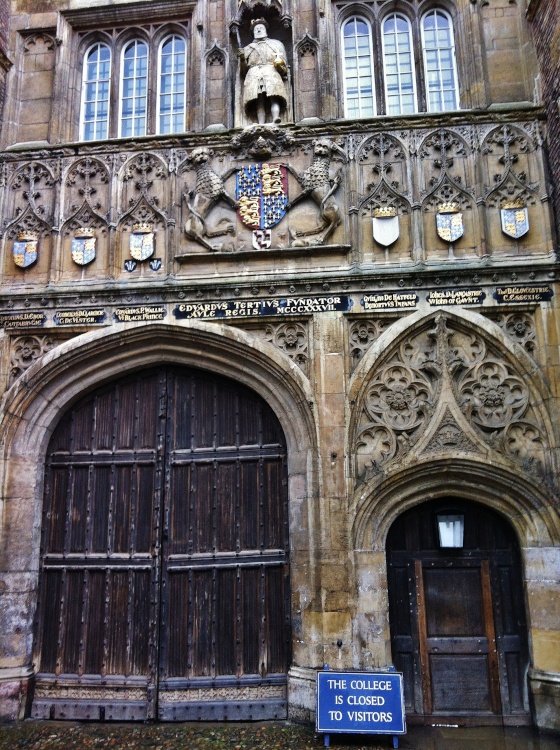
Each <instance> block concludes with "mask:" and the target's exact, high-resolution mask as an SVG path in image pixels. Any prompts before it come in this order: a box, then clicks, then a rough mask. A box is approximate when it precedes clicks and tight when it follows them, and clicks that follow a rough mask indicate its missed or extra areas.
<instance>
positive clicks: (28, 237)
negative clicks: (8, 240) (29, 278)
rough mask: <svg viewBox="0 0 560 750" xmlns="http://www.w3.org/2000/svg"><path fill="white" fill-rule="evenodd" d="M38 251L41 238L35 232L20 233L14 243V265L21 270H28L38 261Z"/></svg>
mask: <svg viewBox="0 0 560 750" xmlns="http://www.w3.org/2000/svg"><path fill="white" fill-rule="evenodd" d="M38 251H39V236H38V235H37V234H36V233H35V232H20V233H19V234H18V236H17V239H16V241H15V242H14V248H13V258H14V263H15V264H16V266H19V267H20V268H27V267H28V266H31V265H32V264H33V263H35V261H36V260H37V256H38Z"/></svg>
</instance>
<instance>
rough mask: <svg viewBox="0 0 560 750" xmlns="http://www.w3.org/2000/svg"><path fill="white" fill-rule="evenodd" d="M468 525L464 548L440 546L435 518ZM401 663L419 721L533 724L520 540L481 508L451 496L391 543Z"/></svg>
mask: <svg viewBox="0 0 560 750" xmlns="http://www.w3.org/2000/svg"><path fill="white" fill-rule="evenodd" d="M449 507H452V508H453V509H454V510H456V511H458V512H461V514H463V515H464V519H465V534H464V546H463V548H460V549H459V548H457V549H451V550H450V549H442V548H440V545H439V541H438V537H437V523H436V515H437V513H438V512H440V511H442V510H448V509H449ZM387 564H388V583H389V610H390V625H391V649H392V654H393V662H394V664H395V666H396V668H397V669H398V670H399V671H402V672H403V678H404V679H403V684H404V693H405V704H406V711H407V716H408V720H409V721H410V722H415V721H417V722H421V723H424V722H432V721H438V720H439V719H438V717H440V718H441V717H445V718H446V720H449V721H453V722H455V723H457V722H460V723H461V724H467V723H486V724H492V723H494V724H502V723H503V724H509V725H522V724H528V723H530V714H529V707H528V696H527V683H526V673H527V668H528V648H527V626H526V619H525V609H524V600H523V580H522V574H521V562H520V555H519V548H518V543H517V540H516V538H515V535H514V532H513V530H512V529H511V527H510V526H509V524H508V523H507V522H506V521H505V519H503V518H502V517H501V516H499V515H498V514H497V513H495V512H494V511H492V510H490V509H489V508H486V507H484V506H483V505H480V504H478V503H474V502H468V501H465V500H457V499H453V498H452V499H443V500H437V501H432V502H428V503H425V504H422V505H420V506H417V507H415V508H413V509H411V510H409V511H407V512H406V513H403V514H402V516H400V517H399V518H398V519H397V520H396V521H395V523H394V524H393V526H392V527H391V529H390V532H389V534H388V537H387Z"/></svg>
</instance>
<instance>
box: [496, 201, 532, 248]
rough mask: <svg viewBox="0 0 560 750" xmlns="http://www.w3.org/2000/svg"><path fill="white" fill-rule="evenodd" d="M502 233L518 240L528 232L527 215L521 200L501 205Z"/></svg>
mask: <svg viewBox="0 0 560 750" xmlns="http://www.w3.org/2000/svg"><path fill="white" fill-rule="evenodd" d="M500 214H501V216H502V232H503V233H504V234H507V235H508V237H513V238H514V239H515V240H518V239H519V238H520V237H523V235H524V234H527V232H528V231H529V213H528V211H527V207H526V206H525V204H524V203H523V201H522V200H516V201H510V202H506V203H502V208H501V210H500Z"/></svg>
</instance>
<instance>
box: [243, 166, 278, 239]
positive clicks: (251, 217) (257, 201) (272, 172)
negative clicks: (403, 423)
mask: <svg viewBox="0 0 560 750" xmlns="http://www.w3.org/2000/svg"><path fill="white" fill-rule="evenodd" d="M236 197H237V200H238V202H239V208H238V209H237V215H238V216H239V218H240V219H241V221H242V222H243V224H245V226H247V227H249V229H270V227H273V226H275V225H276V224H278V222H279V221H281V220H282V219H283V218H284V216H285V215H286V207H287V205H288V174H287V170H286V167H284V166H283V165H282V164H248V165H247V166H245V167H242V168H241V169H238V170H237V185H236Z"/></svg>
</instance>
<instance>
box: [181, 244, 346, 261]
mask: <svg viewBox="0 0 560 750" xmlns="http://www.w3.org/2000/svg"><path fill="white" fill-rule="evenodd" d="M351 249H352V245H308V246H307V247H293V246H292V247H272V248H270V249H269V250H238V251H235V250H234V251H232V252H230V253H224V252H220V251H216V252H208V253H182V254H181V255H176V256H175V260H176V261H177V262H178V263H181V264H183V263H200V262H204V261H217V262H219V263H220V262H223V261H239V262H240V261H243V260H253V259H254V258H262V259H265V258H287V257H289V258H305V257H306V256H309V255H325V254H336V253H342V254H344V255H347V254H348V253H349V252H350V250H351Z"/></svg>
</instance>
